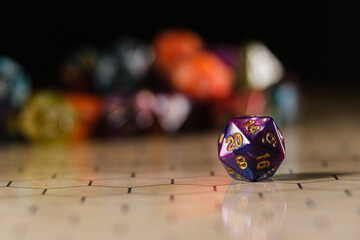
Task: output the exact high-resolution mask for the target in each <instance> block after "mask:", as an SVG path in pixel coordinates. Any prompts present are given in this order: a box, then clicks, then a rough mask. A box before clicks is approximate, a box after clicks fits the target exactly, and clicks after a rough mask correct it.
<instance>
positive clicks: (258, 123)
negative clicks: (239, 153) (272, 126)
mask: <svg viewBox="0 0 360 240" xmlns="http://www.w3.org/2000/svg"><path fill="white" fill-rule="evenodd" d="M234 119H236V121H234V122H235V124H236V125H237V127H238V128H239V129H240V130H241V132H242V133H243V134H244V135H245V136H246V138H247V139H248V140H249V141H250V142H251V143H254V140H255V139H256V138H257V136H258V135H259V134H261V132H262V131H263V129H264V127H265V126H266V125H267V124H268V122H270V121H271V118H269V117H263V116H261V117H260V116H254V117H250V116H249V117H239V118H234Z"/></svg>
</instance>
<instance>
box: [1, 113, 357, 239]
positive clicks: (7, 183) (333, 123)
mask: <svg viewBox="0 0 360 240" xmlns="http://www.w3.org/2000/svg"><path fill="white" fill-rule="evenodd" d="M344 121H345V123H346V124H344ZM282 130H283V134H284V137H285V143H286V149H287V157H286V159H285V160H284V162H283V164H282V165H281V167H280V169H279V170H278V172H277V173H276V175H275V176H274V177H273V178H272V180H271V181H266V182H255V183H250V182H240V181H233V180H232V179H231V178H230V177H229V176H228V175H227V173H226V172H225V170H224V168H223V167H222V165H221V164H220V162H219V161H218V159H217V154H216V152H217V149H216V147H217V146H216V142H217V137H218V136H217V133H211V134H210V133H209V134H197V135H182V136H179V137H160V136H157V137H143V138H131V139H122V140H118V141H115V142H106V143H101V142H92V143H86V144H81V145H76V146H61V145H57V146H19V145H16V146H2V147H1V149H0V186H1V187H0V238H1V239H67V240H70V239H104V240H105V239H174V240H177V239H207V240H208V239H302V240H303V239H327V240H328V239H357V238H358V236H359V235H360V228H359V225H360V201H359V200H360V147H359V146H360V139H359V138H358V134H359V133H360V128H359V127H358V124H357V119H356V118H352V119H351V118H350V119H349V118H347V119H344V118H342V120H341V119H340V120H339V119H335V118H333V119H332V120H331V119H330V120H329V121H325V122H324V121H320V120H318V121H317V120H316V119H313V120H311V121H308V122H306V121H305V122H304V123H303V124H301V125H300V126H298V127H293V128H285V129H282Z"/></svg>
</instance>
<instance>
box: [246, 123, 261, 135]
mask: <svg viewBox="0 0 360 240" xmlns="http://www.w3.org/2000/svg"><path fill="white" fill-rule="evenodd" d="M254 123H255V121H254V120H248V121H247V122H246V123H244V124H243V125H242V127H243V128H245V129H246V131H247V133H248V134H251V133H255V132H257V131H259V130H260V126H255V125H254Z"/></svg>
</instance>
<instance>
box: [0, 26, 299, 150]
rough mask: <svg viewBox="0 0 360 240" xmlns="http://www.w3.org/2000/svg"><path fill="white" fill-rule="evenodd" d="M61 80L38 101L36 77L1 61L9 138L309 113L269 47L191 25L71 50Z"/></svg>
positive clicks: (78, 136) (2, 109)
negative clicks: (215, 37)
mask: <svg viewBox="0 0 360 240" xmlns="http://www.w3.org/2000/svg"><path fill="white" fill-rule="evenodd" d="M285 72H286V73H285ZM284 73H285V74H284ZM59 77H60V80H61V83H62V85H61V88H60V89H56V92H55V91H54V89H44V90H40V91H37V92H35V93H33V94H32V97H31V98H30V99H29V95H30V93H31V92H30V91H31V86H30V81H29V77H28V76H27V74H26V73H25V72H24V71H23V69H22V68H21V67H20V66H19V65H18V64H17V63H16V62H15V61H13V60H11V59H10V58H7V57H0V114H1V115H0V117H1V118H0V122H1V128H2V129H1V134H0V136H4V133H5V132H8V133H9V132H12V133H18V134H19V133H20V136H24V137H25V138H26V139H28V140H30V141H36V142H56V141H68V142H72V143H73V142H78V141H83V140H86V139H90V138H94V137H95V138H96V137H101V138H103V139H106V138H109V137H111V138H113V137H122V136H129V135H141V134H161V133H177V132H183V131H192V132H193V131H194V130H195V131H204V130H213V129H221V128H223V127H224V125H225V124H226V122H227V121H228V120H229V119H230V118H232V117H237V116H243V115H270V116H272V117H273V118H274V119H275V120H276V122H277V123H278V124H279V125H290V124H294V123H296V122H297V121H298V119H299V117H300V113H301V111H300V92H299V85H300V83H299V82H300V80H299V79H298V77H297V76H296V74H295V73H293V72H291V70H286V71H285V70H284V67H283V65H282V63H281V62H280V60H279V59H278V58H277V57H276V56H275V55H274V54H273V53H272V52H271V51H270V49H269V48H268V47H267V46H266V45H265V44H263V43H262V42H260V41H250V42H245V43H241V44H227V43H220V44H215V45H211V46H207V44H206V41H205V40H204V39H202V38H201V37H200V36H199V35H198V34H197V33H195V32H192V31H190V30H187V29H170V30H165V31H162V32H159V33H157V34H156V36H155V38H154V41H153V43H152V44H151V43H148V42H145V41H143V40H141V39H137V38H133V37H122V38H119V39H118V40H116V41H113V42H111V43H110V44H108V45H107V47H104V48H102V49H97V48H94V47H82V48H80V49H78V50H76V51H74V52H73V53H70V54H67V55H66V57H65V58H64V59H63V62H62V64H60V66H59ZM53 80H54V79H50V80H49V83H50V85H51V83H52V82H53ZM35 81H36V79H35ZM55 85H56V84H54V87H55ZM7 135H9V134H7Z"/></svg>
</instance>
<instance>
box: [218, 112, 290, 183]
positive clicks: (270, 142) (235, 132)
mask: <svg viewBox="0 0 360 240" xmlns="http://www.w3.org/2000/svg"><path fill="white" fill-rule="evenodd" d="M218 155H219V159H220V161H221V162H222V164H223V165H224V167H225V169H226V170H227V172H228V173H229V174H230V176H231V177H232V178H234V179H246V180H249V181H258V180H264V179H267V178H269V177H271V176H273V175H274V173H275V172H276V170H277V169H278V168H279V166H280V164H281V163H282V161H283V160H284V158H285V143H284V137H283V136H282V134H281V132H280V130H279V128H278V126H277V125H276V123H275V121H274V120H273V119H272V118H271V117H267V116H253V115H252V116H244V117H237V118H232V119H230V121H229V122H228V123H227V125H226V127H225V129H224V130H223V131H222V133H221V134H220V137H219V140H218Z"/></svg>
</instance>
